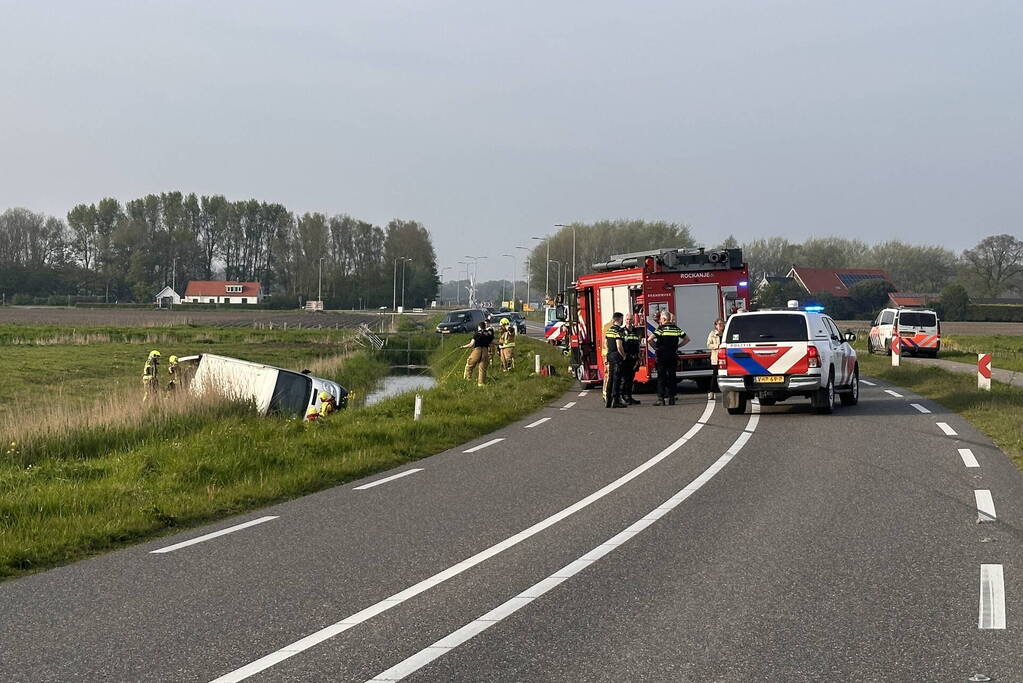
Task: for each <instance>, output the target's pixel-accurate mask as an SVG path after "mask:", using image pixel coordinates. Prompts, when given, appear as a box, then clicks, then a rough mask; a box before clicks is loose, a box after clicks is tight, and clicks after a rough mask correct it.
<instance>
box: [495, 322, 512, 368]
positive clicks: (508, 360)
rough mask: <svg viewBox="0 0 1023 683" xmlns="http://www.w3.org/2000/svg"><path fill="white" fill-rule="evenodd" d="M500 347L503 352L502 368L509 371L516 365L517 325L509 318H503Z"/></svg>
mask: <svg viewBox="0 0 1023 683" xmlns="http://www.w3.org/2000/svg"><path fill="white" fill-rule="evenodd" d="M498 348H499V349H500V353H501V369H502V370H504V371H505V372H508V371H509V370H511V369H513V368H514V367H515V326H514V325H512V324H511V320H509V319H508V318H501V336H500V338H499V340H498Z"/></svg>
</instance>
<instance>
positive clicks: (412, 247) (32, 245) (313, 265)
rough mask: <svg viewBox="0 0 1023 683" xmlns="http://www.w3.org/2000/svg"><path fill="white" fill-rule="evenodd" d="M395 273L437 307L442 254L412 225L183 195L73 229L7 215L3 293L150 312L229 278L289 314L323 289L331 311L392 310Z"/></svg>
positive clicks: (99, 212)
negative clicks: (173, 294) (400, 270)
mask: <svg viewBox="0 0 1023 683" xmlns="http://www.w3.org/2000/svg"><path fill="white" fill-rule="evenodd" d="M402 257H405V258H407V259H409V260H407V261H405V262H404V263H402V262H401V261H400V259H401V258H402ZM396 262H397V263H399V264H400V265H402V266H404V268H405V297H406V301H408V302H410V304H415V305H417V306H419V305H422V304H423V302H424V301H427V300H430V299H433V298H434V297H435V296H436V292H437V288H438V286H439V279H438V277H437V266H436V254H435V252H434V248H433V243H432V240H431V238H430V234H429V231H428V230H427V229H426V228H425V227H424V226H423V225H421V224H420V223H418V222H416V221H405V220H392V221H391V222H389V223H388V224H387V225H386V226H385V227H379V226H375V225H373V224H372V223H369V222H366V221H362V220H359V219H357V218H353V217H352V216H348V215H339V216H327V215H325V214H322V213H306V214H302V215H296V214H293V213H291V212H290V211H289V210H288V209H287V208H286V207H284V206H283V205H281V204H276V203H267V202H260V201H257V200H254V199H250V200H245V201H229V200H227V199H226V198H225V197H223V196H221V195H211V196H197V195H195V194H188V195H184V194H182V193H181V192H165V193H162V194H159V195H155V194H151V195H147V196H145V197H142V198H139V199H134V200H131V201H129V202H127V203H125V204H124V205H122V204H121V203H120V202H118V201H117V200H115V199H110V198H105V199H102V200H100V201H99V202H97V203H95V204H80V205H78V206H75V207H74V208H72V209H71V211H69V212H68V216H67V223H64V222H63V221H61V220H59V219H57V218H54V217H50V216H45V215H43V214H39V213H34V212H32V211H29V210H27V209H9V210H7V211H5V212H4V213H2V214H0V271H2V274H0V290H3V291H4V292H6V293H8V294H14V293H22V294H31V295H34V296H45V295H94V296H103V297H104V298H105V299H107V300H110V301H115V300H120V301H125V300H128V301H131V300H134V301H140V302H149V301H152V299H153V297H154V295H155V294H156V292H157V291H159V290H160V289H161V288H162V287H163V286H164V285H171V284H173V285H176V286H177V288H178V291H179V292H182V291H183V289H184V285H185V283H186V282H187V281H188V280H193V279H202V280H209V279H218V278H221V277H223V278H224V279H229V280H243V281H256V282H260V283H261V284H262V285H263V287H264V289H265V290H266V291H268V292H271V293H273V294H274V295H278V298H279V299H280V298H284V299H286V300H287V302H288V303H289V304H290V303H291V302H294V301H296V300H297V298H298V297H304V298H307V299H308V298H315V297H316V296H317V293H318V291H319V289H320V287H321V285H322V290H323V294H324V298H329V299H331V302H332V303H333V304H334V305H339V306H342V305H343V306H357V305H363V306H379V305H390V304H391V301H392V293H393V289H392V285H393V281H394V280H393V276H394V271H395V268H394V267H393V265H394V264H395V263H396ZM321 273H322V278H321Z"/></svg>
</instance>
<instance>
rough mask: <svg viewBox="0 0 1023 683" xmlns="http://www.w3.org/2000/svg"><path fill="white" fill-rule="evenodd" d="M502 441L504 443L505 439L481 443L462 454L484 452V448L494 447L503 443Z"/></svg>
mask: <svg viewBox="0 0 1023 683" xmlns="http://www.w3.org/2000/svg"><path fill="white" fill-rule="evenodd" d="M502 441H504V439H503V438H502V439H491V440H490V441H487V442H485V443H481V444H480V445H479V446H473V447H472V448H470V449H469V450H467V451H462V452H463V453H475V452H476V451H482V450H483V449H484V448H487V447H489V446H493V445H494V444H495V443H501V442H502Z"/></svg>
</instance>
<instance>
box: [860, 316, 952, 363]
mask: <svg viewBox="0 0 1023 683" xmlns="http://www.w3.org/2000/svg"><path fill="white" fill-rule="evenodd" d="M896 338H897V339H898V340H899V349H900V353H909V354H912V355H914V356H916V355H921V356H930V357H931V358H937V357H938V350H939V349H940V348H941V321H940V320H939V319H938V314H937V313H935V312H934V311H931V310H926V309H921V308H885V309H883V310H882V311H881V312H880V313H878V314H877V317H875V318H874V322H873V323H871V327H870V336H869V337H868V338H867V350H868V351H869V352H870V353H884V354H886V355H889V356H890V355H892V340H893V339H896Z"/></svg>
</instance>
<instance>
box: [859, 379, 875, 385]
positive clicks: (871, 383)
mask: <svg viewBox="0 0 1023 683" xmlns="http://www.w3.org/2000/svg"><path fill="white" fill-rule="evenodd" d="M860 384H866V385H867V386H868V387H876V386H877V385H876V384H874V383H873V382H870V381H868V380H865V379H861V380H860Z"/></svg>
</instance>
